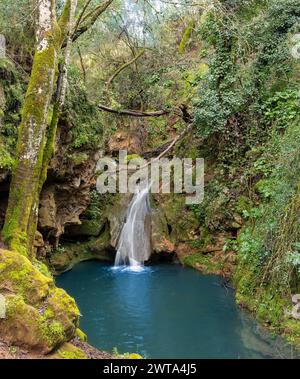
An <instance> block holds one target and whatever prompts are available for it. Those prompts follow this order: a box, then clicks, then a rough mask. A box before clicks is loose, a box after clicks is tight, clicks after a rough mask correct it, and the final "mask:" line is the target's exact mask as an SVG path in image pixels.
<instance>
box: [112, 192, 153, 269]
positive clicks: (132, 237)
mask: <svg viewBox="0 0 300 379" xmlns="http://www.w3.org/2000/svg"><path fill="white" fill-rule="evenodd" d="M150 235H151V219H150V200H149V188H145V189H140V190H139V191H138V192H137V193H136V194H135V195H134V197H133V199H132V200H131V202H130V204H129V208H128V213H127V218H126V222H125V224H124V226H123V229H122V231H121V234H120V238H119V242H118V247H117V255H116V260H115V266H121V265H130V266H132V267H136V268H139V267H142V266H143V264H144V262H145V261H147V260H148V259H149V258H150V255H151V242H150Z"/></svg>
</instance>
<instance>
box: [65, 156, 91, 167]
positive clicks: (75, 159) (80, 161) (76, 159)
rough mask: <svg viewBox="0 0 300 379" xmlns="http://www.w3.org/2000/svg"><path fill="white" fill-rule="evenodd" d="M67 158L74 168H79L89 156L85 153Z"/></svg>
mask: <svg viewBox="0 0 300 379" xmlns="http://www.w3.org/2000/svg"><path fill="white" fill-rule="evenodd" d="M68 158H69V159H70V161H71V162H72V163H73V164H74V165H75V166H80V165H82V164H83V163H85V162H86V161H87V160H88V159H89V156H88V155H87V154H86V153H73V154H72V155H69V156H68Z"/></svg>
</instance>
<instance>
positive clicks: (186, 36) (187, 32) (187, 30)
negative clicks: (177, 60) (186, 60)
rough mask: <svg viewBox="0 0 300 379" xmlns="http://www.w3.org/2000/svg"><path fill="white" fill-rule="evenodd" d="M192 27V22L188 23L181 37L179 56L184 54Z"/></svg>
mask: <svg viewBox="0 0 300 379" xmlns="http://www.w3.org/2000/svg"><path fill="white" fill-rule="evenodd" d="M194 26H195V24H194V21H190V22H189V24H188V26H187V27H186V28H185V31H184V33H183V36H182V39H181V41H180V44H179V48H178V52H179V53H180V54H183V53H184V51H185V47H186V44H187V41H188V40H189V38H190V36H191V34H192V31H193V29H194Z"/></svg>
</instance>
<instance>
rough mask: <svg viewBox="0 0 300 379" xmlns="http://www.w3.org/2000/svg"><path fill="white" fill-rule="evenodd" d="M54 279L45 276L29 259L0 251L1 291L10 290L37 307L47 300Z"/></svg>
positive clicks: (10, 252) (17, 254)
mask: <svg viewBox="0 0 300 379" xmlns="http://www.w3.org/2000/svg"><path fill="white" fill-rule="evenodd" d="M50 285H53V279H51V278H49V277H46V276H45V275H43V274H42V273H41V272H40V271H39V270H38V269H37V268H35V267H34V266H33V264H32V263H31V262H30V261H29V259H28V258H26V257H24V256H21V255H20V254H19V253H15V252H12V251H8V250H2V249H0V290H9V291H12V292H14V293H17V294H19V295H21V296H23V297H24V299H25V301H26V302H27V303H28V304H31V305H35V304H37V303H38V302H40V301H42V300H43V299H45V298H46V296H47V295H48V293H49V287H50Z"/></svg>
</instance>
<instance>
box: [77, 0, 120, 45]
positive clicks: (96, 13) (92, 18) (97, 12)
mask: <svg viewBox="0 0 300 379" xmlns="http://www.w3.org/2000/svg"><path fill="white" fill-rule="evenodd" d="M113 1H114V0H107V1H105V2H104V3H103V4H100V5H99V6H98V7H96V8H95V9H94V10H93V11H91V12H90V13H89V14H87V15H86V16H85V17H84V18H83V19H82V20H81V24H82V23H84V21H86V20H88V21H87V22H86V23H85V24H84V25H82V26H81V27H80V25H79V27H78V28H77V30H75V31H74V34H73V38H72V40H73V42H74V41H76V40H77V39H78V38H79V37H80V36H81V35H82V34H83V33H85V32H86V31H87V30H89V29H90V28H91V27H92V26H93V25H94V24H95V22H96V21H97V20H98V18H99V17H100V16H101V14H102V13H104V12H105V11H106V9H107V8H108V7H109V6H110V4H111V3H112V2H113Z"/></svg>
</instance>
